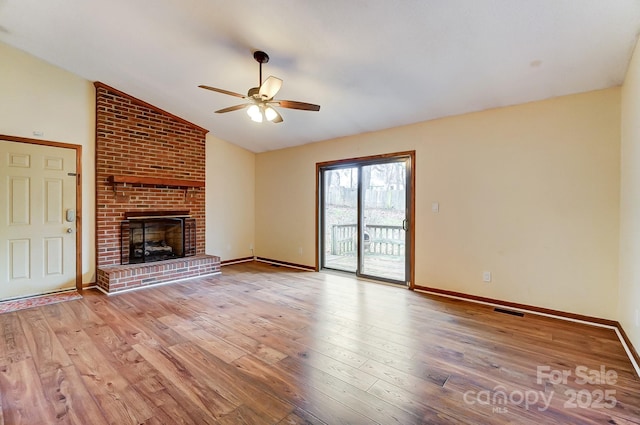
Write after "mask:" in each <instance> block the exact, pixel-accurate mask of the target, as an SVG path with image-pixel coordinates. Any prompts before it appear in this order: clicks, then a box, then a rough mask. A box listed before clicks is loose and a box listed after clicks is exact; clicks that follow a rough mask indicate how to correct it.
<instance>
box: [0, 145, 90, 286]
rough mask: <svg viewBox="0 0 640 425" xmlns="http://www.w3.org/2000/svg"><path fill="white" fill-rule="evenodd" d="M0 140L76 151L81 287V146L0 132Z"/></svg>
mask: <svg viewBox="0 0 640 425" xmlns="http://www.w3.org/2000/svg"><path fill="white" fill-rule="evenodd" d="M0 139H1V140H6V141H8V142H18V143H27V144H31V145H41V146H51V147H54V148H64V149H74V150H75V151H76V289H78V290H81V289H82V146H81V145H74V144H71V143H62V142H54V141H51V140H41V139H30V138H28V137H18V136H9V135H6V134H0Z"/></svg>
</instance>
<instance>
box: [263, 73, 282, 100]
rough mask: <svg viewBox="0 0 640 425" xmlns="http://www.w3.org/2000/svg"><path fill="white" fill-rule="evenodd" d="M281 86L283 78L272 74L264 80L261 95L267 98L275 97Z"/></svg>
mask: <svg viewBox="0 0 640 425" xmlns="http://www.w3.org/2000/svg"><path fill="white" fill-rule="evenodd" d="M280 87H282V80H281V79H280V78H276V77H273V76H271V77H269V78H267V79H266V80H264V83H262V85H261V86H260V92H259V93H260V96H261V97H263V98H265V99H273V96H275V95H276V93H278V90H280Z"/></svg>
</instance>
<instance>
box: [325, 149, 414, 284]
mask: <svg viewBox="0 0 640 425" xmlns="http://www.w3.org/2000/svg"><path fill="white" fill-rule="evenodd" d="M400 158H408V160H409V161H408V164H407V172H408V173H409V176H410V181H409V182H408V183H409V186H410V190H409V193H408V194H407V202H408V206H407V216H408V217H407V225H408V230H407V235H406V237H407V240H408V244H407V250H406V251H407V255H408V258H407V260H408V265H409V266H408V270H407V272H406V276H405V280H406V282H407V287H408V288H409V289H411V290H413V289H414V288H415V192H416V187H415V182H416V152H415V151H403V152H393V153H387V154H381V155H373V156H365V157H355V158H346V159H340V160H335V161H326V162H318V163H316V256H315V257H316V265H315V269H316V271H320V270H321V266H322V251H321V248H322V247H321V244H322V235H321V232H322V226H323V220H322V218H321V216H322V214H323V209H324V200H323V199H322V196H323V190H322V184H323V181H322V170H323V169H326V168H343V167H345V168H346V167H349V166H360V165H370V164H376V163H380V162H385V160H390V161H392V160H394V159H400ZM359 190H360V189H359ZM359 197H360V196H359ZM360 216H361V212H360V209H359V211H358V221H359V222H360V219H361V218H360ZM358 225H360V223H358ZM361 242H362V241H358V245H360V243H361ZM358 251H360V248H359V247H358ZM360 265H361V264H360V258H358V269H359V268H360ZM362 277H365V278H373V279H376V280H380V281H385V280H386V279H384V278H375V277H372V276H369V275H363V276H362Z"/></svg>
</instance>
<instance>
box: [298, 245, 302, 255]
mask: <svg viewBox="0 0 640 425" xmlns="http://www.w3.org/2000/svg"><path fill="white" fill-rule="evenodd" d="M298 254H300V255H302V247H301V246H300V247H298Z"/></svg>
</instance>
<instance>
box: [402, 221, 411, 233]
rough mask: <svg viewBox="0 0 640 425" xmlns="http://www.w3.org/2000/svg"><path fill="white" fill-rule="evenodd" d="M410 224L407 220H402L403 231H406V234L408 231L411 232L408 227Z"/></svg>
mask: <svg viewBox="0 0 640 425" xmlns="http://www.w3.org/2000/svg"><path fill="white" fill-rule="evenodd" d="M408 224H409V222H408V221H407V219H406V218H405V219H404V220H402V230H404V231H405V232H406V231H407V230H409V226H408Z"/></svg>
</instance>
